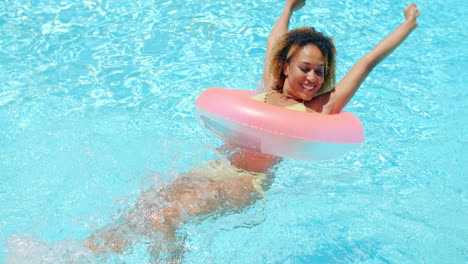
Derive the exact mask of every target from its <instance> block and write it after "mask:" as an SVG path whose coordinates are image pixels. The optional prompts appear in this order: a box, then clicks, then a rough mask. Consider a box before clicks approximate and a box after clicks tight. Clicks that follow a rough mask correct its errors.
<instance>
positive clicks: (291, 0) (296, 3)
mask: <svg viewBox="0 0 468 264" xmlns="http://www.w3.org/2000/svg"><path fill="white" fill-rule="evenodd" d="M304 6H305V0H287V1H286V7H287V8H289V9H291V11H292V12H294V11H296V10H299V9H301V8H302V7H304Z"/></svg>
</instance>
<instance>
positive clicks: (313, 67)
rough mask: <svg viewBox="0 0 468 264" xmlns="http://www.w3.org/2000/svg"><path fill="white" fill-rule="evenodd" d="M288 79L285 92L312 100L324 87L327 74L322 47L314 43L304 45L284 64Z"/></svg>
mask: <svg viewBox="0 0 468 264" xmlns="http://www.w3.org/2000/svg"><path fill="white" fill-rule="evenodd" d="M283 70H284V74H285V75H286V79H285V81H284V86H283V94H284V95H285V96H287V97H291V98H294V99H302V100H304V101H310V100H312V98H313V97H314V94H315V93H316V92H317V91H318V90H319V89H320V87H322V83H323V80H324V76H325V58H324V57H323V55H322V52H321V51H320V49H319V48H318V47H317V46H315V45H312V44H309V45H307V46H304V48H302V49H301V50H299V52H298V53H297V54H296V55H295V56H294V57H293V58H292V59H291V60H290V62H289V63H288V62H286V63H285V64H284V69H283Z"/></svg>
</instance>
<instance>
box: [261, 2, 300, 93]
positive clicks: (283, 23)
mask: <svg viewBox="0 0 468 264" xmlns="http://www.w3.org/2000/svg"><path fill="white" fill-rule="evenodd" d="M304 5H305V0H287V1H286V5H285V6H284V9H283V12H282V13H281V16H280V17H279V18H278V20H277V21H276V23H275V25H274V26H273V28H272V29H271V32H270V36H269V37H268V41H267V50H266V55H265V65H264V68H263V83H264V85H265V89H266V91H268V90H270V89H271V87H272V84H273V83H272V82H273V80H272V78H271V76H270V64H271V59H272V58H271V56H272V51H273V47H274V45H275V43H276V41H277V40H278V39H279V38H280V37H281V36H282V35H283V34H285V33H286V32H288V28H289V20H290V19H291V15H292V13H293V12H294V11H296V10H299V9H301V8H302V7H303V6H304ZM266 91H265V92H266Z"/></svg>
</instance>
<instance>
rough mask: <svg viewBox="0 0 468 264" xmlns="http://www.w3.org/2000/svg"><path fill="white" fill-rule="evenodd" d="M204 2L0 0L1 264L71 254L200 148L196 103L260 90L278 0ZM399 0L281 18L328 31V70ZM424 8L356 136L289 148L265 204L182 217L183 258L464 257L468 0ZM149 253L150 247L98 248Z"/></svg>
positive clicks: (310, 8) (199, 157)
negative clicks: (306, 156)
mask: <svg viewBox="0 0 468 264" xmlns="http://www.w3.org/2000/svg"><path fill="white" fill-rule="evenodd" d="M202 2H203V1H194V0H193V1H190V0H182V1H135V0H130V1H118V0H90V1H71V0H62V1H54V0H48V1H33V0H15V1H12V0H3V1H0V32H1V34H0V36H1V38H0V205H1V206H0V238H1V241H2V243H1V251H0V262H3V261H9V262H10V263H44V262H45V263H61V262H62V261H65V260H66V259H67V258H70V257H73V256H70V255H73V254H80V252H79V250H78V249H79V248H80V247H79V246H78V245H77V243H78V244H79V242H78V241H80V240H82V239H85V238H86V237H88V236H89V235H90V233H91V232H92V231H93V230H95V229H96V228H98V227H101V226H103V225H105V224H106V223H110V222H112V221H113V219H114V218H116V217H118V215H119V212H120V210H123V209H124V208H127V207H128V206H129V205H131V204H132V203H133V202H134V199H135V197H137V196H138V194H139V192H140V190H142V189H145V188H147V187H148V186H149V185H151V184H158V183H160V182H162V181H165V180H167V179H171V178H174V177H177V176H178V175H179V174H180V173H181V172H184V171H188V170H190V167H191V166H192V165H195V164H199V163H201V162H203V161H204V160H208V159H210V158H212V156H213V148H214V147H216V146H218V145H220V144H221V142H219V141H218V140H217V139H215V138H213V137H211V136H210V135H209V134H208V133H206V132H205V131H203V130H202V129H201V128H200V127H199V125H198V124H197V121H196V117H195V115H194V102H195V99H196V97H197V95H198V94H200V92H201V91H203V90H204V89H205V88H207V87H211V86H222V87H229V88H233V89H249V90H255V89H256V87H257V85H258V83H259V82H260V80H261V74H262V65H263V64H262V63H263V56H264V52H265V42H266V38H267V36H268V32H269V29H270V28H271V26H272V25H273V23H274V21H275V19H276V18H277V17H278V15H279V13H280V11H281V8H282V5H283V1H276V0H275V1H273V0H272V1H267V0H254V1H245V2H244V1H238V2H235V1H227V2H225V1H208V2H207V3H205V2H206V1H205V2H203V3H202ZM407 4H408V3H407V2H404V1H391V0H379V1H367V0H366V1H344V0H333V1H313V3H308V5H307V6H306V7H305V8H304V9H303V10H301V11H300V12H298V13H297V14H296V16H295V17H294V18H293V20H292V23H291V26H292V27H297V26H301V25H312V26H315V27H316V28H317V29H319V30H321V31H323V32H325V33H326V34H328V35H331V36H333V37H334V38H335V43H336V45H337V49H338V69H337V74H338V79H339V78H340V77H342V76H343V75H344V73H345V72H346V71H347V70H348V69H349V68H350V67H351V65H352V64H353V62H355V61H356V60H357V59H359V57H360V56H362V55H363V54H364V53H365V52H366V51H368V50H369V49H370V48H372V47H373V45H375V44H376V43H378V41H379V40H380V39H381V38H383V37H384V36H385V34H387V33H389V32H390V31H391V30H392V29H393V28H395V27H396V26H397V25H398V23H399V22H400V21H402V19H403V14H402V10H403V8H404V7H405V6H406V5H407ZM418 4H419V7H420V10H421V11H422V15H421V17H420V19H419V21H420V26H419V28H418V29H417V30H416V31H415V32H414V33H413V34H412V35H411V36H410V37H409V38H408V40H407V41H406V42H405V43H404V44H403V45H401V46H400V47H399V49H398V50H396V52H395V53H394V54H393V55H392V56H390V57H389V58H388V59H387V60H385V61H384V62H383V63H382V64H381V65H379V67H378V68H377V69H376V70H375V71H374V72H373V73H372V74H371V75H370V76H369V78H368V79H367V80H366V82H365V83H364V84H363V86H362V88H361V90H359V91H358V93H357V94H356V96H355V98H354V99H353V101H352V102H351V103H350V104H349V105H348V106H347V108H346V110H348V111H351V112H353V113H355V114H356V115H357V116H358V117H359V118H360V119H361V120H362V122H363V125H364V127H365V133H366V141H365V143H364V144H363V145H362V146H361V147H360V148H359V149H358V150H357V151H355V152H353V153H350V154H349V155H346V156H345V157H342V158H340V159H336V160H329V161H319V162H303V161H295V160H287V161H285V162H284V163H282V164H281V165H280V167H279V168H278V174H277V177H276V179H275V182H274V184H273V186H272V188H271V189H270V190H269V191H268V192H267V193H266V194H265V197H264V199H263V200H261V201H260V202H258V203H256V204H255V205H253V206H251V207H249V208H247V209H246V210H244V211H243V212H241V213H237V214H229V215H225V216H222V217H219V218H209V219H206V220H205V221H198V222H194V223H189V224H187V225H186V226H185V227H184V228H183V229H184V230H183V232H184V233H185V234H186V236H187V237H186V241H185V248H186V249H187V253H186V256H185V259H184V263H464V262H466V261H467V257H468V245H467V237H468V227H467V225H466V223H467V222H468V217H467V201H468V199H467V196H466V186H467V183H466V176H467V174H468V167H467V165H466V161H467V117H466V116H467V114H468V113H467V109H468V107H467V90H466V88H465V84H466V83H467V78H466V76H467V75H466V68H467V66H468V63H467V58H468V56H467V54H468V52H467V50H466V47H468V45H467V44H468V43H467V42H468V41H467V35H468V33H467V29H466V28H467V27H466V20H467V19H466V13H467V10H468V7H467V5H466V3H464V2H463V1H459V0H449V1H441V0H431V1H421V3H418ZM67 250H69V251H67ZM74 250H75V251H74ZM77 250H78V252H77ZM67 252H68V253H67ZM70 252H74V253H70ZM81 253H83V252H81ZM67 254H68V257H67V256H65V255H67ZM83 254H85V253H83ZM20 256H23V258H21V257H20ZM24 256H26V257H24ZM75 257H76V256H75ZM41 261H44V262H41ZM149 261H150V256H149V254H148V253H147V252H146V250H145V247H144V243H140V244H138V245H137V246H136V247H135V250H134V251H132V252H126V253H125V254H121V255H118V256H113V257H112V258H111V259H108V260H107V262H108V263H146V262H149ZM100 262H105V260H102V259H101V260H99V262H98V260H96V261H95V260H89V263H100ZM82 263H84V262H82ZM87 263H88V262H87Z"/></svg>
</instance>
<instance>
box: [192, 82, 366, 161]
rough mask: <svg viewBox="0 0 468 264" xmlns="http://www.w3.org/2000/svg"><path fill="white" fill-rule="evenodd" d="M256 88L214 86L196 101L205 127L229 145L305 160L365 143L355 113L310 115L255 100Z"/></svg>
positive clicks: (323, 157)
mask: <svg viewBox="0 0 468 264" xmlns="http://www.w3.org/2000/svg"><path fill="white" fill-rule="evenodd" d="M254 95H255V92H252V91H244V90H230V89H226V88H219V87H214V88H209V89H207V90H205V91H204V92H202V93H201V94H200V96H199V97H198V99H197V101H196V108H197V116H198V120H199V121H200V123H201V125H202V126H203V127H205V128H206V129H207V130H208V131H209V132H211V133H212V134H213V135H215V136H217V137H218V138H220V139H222V140H224V141H225V142H227V143H230V144H233V145H235V146H239V147H242V148H246V149H250V150H253V151H257V152H262V153H267V154H272V155H276V156H280V157H285V158H292V159H299V160H322V159H330V158H335V157H338V156H340V155H343V154H345V153H346V152H348V151H350V150H352V149H354V148H355V147H356V146H358V145H359V144H360V143H361V142H363V141H364V130H363V127H362V124H361V122H360V121H359V119H358V118H357V117H356V116H355V115H353V114H351V113H349V112H344V111H343V112H341V113H339V114H337V115H324V114H316V113H305V112H299V111H294V110H289V109H285V108H282V107H278V106H274V105H270V104H265V103H262V102H258V101H255V100H253V99H252V97H253V96H254Z"/></svg>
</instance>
